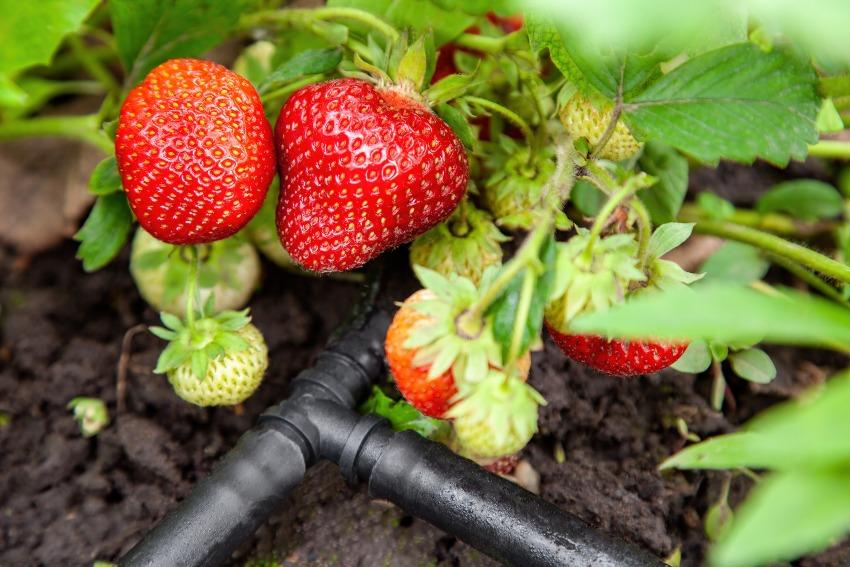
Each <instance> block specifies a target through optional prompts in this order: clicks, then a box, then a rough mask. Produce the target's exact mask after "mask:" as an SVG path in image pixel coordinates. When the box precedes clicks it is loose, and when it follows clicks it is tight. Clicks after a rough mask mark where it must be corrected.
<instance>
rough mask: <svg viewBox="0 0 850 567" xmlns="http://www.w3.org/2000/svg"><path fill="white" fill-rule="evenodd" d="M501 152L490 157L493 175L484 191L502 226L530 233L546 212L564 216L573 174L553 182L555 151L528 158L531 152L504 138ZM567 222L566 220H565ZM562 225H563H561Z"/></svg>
mask: <svg viewBox="0 0 850 567" xmlns="http://www.w3.org/2000/svg"><path fill="white" fill-rule="evenodd" d="M499 145H500V151H497V152H495V153H493V154H492V156H490V158H489V159H488V163H487V164H486V166H487V168H488V169H489V170H490V171H492V174H491V175H490V176H489V177H488V178H487V180H486V181H485V183H484V187H483V188H482V192H481V193H482V197H483V199H484V204H485V205H486V206H487V208H488V209H489V210H490V212H491V213H493V216H494V217H496V222H497V224H498V225H499V226H503V227H505V228H508V229H511V230H517V229H521V230H528V229H530V228H531V227H532V226H534V225H535V224H536V222H537V220H538V217H539V216H540V214H541V213H543V212H548V211H556V212H558V214H559V215H560V216H561V217H563V213H561V212H560V211H561V205H562V200H563V198H564V194H565V193H566V190H568V189H569V187H571V186H572V171H571V170H569V171H565V172H563V173H562V174H559V175H558V176H559V177H560V179H554V178H553V176H554V175H556V174H557V167H556V164H555V160H554V151H553V150H552V148H547V149H544V150H542V151H541V152H539V153H538V154H537V155H534V156H532V157H531V158H529V152H530V149H529V148H528V147H526V146H521V145H519V144H518V143H517V142H516V141H514V140H512V139H510V138H507V137H504V136H503V137H502V138H501V139H500V142H499ZM564 219H566V217H564ZM559 224H563V223H561V222H560V219H559Z"/></svg>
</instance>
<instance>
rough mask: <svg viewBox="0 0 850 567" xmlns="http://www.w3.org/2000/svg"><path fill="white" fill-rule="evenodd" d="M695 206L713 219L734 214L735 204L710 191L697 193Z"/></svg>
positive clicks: (724, 217)
mask: <svg viewBox="0 0 850 567" xmlns="http://www.w3.org/2000/svg"><path fill="white" fill-rule="evenodd" d="M697 206H698V207H699V208H700V209H701V210H702V212H704V213H705V214H706V216H708V218H710V219H713V220H723V219H728V218H729V217H731V216H732V215H733V214H735V205H733V204H732V203H730V202H729V201H727V200H726V199H723V198H721V197H718V196H717V195H715V194H714V193H712V192H710V191H703V192H702V193H698V194H697Z"/></svg>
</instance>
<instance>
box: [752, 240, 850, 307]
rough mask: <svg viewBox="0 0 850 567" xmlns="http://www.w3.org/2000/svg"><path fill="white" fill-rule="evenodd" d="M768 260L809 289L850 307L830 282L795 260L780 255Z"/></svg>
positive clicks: (770, 255)
mask: <svg viewBox="0 0 850 567" xmlns="http://www.w3.org/2000/svg"><path fill="white" fill-rule="evenodd" d="M767 257H768V259H769V260H770V261H771V262H773V263H774V264H776V265H777V266H780V267H782V268H784V269H785V270H787V271H788V272H790V273H791V274H792V275H793V276H794V277H796V278H797V279H799V280H800V281H802V282H804V283H806V284H807V285H808V286H809V287H811V288H814V289H816V290H818V291H819V292H821V293H822V294H823V295H825V296H826V297H828V298H830V299H832V300H834V301H836V302H838V303H841V304H843V305H850V302H848V301H847V299H845V297H844V296H843V295H842V294H841V292H839V291H838V290H837V289H835V288H834V287H833V286H832V285H830V284H829V283H828V282H825V281H823V280H822V279H821V278H820V277H819V276H818V275H817V274H815V273H814V272H811V271H810V270H808V269H807V268H805V267H804V266H801V265H800V264H798V263H797V262H794V261H793V260H789V259H788V258H786V257H785V256H780V255H778V254H770V253H768V254H767Z"/></svg>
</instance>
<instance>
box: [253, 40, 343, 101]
mask: <svg viewBox="0 0 850 567" xmlns="http://www.w3.org/2000/svg"><path fill="white" fill-rule="evenodd" d="M340 61H342V50H341V49H339V48H334V49H308V50H307V51H302V52H300V53H298V54H297V55H295V56H294V57H293V58H291V59H290V60H288V61H287V62H286V63H284V64H283V65H280V66H279V67H277V68H276V69H275V70H274V71H272V72H271V73H269V74H268V76H267V77H266V78H265V79H264V80H263V81H262V82H261V83H260V85H259V87H258V88H257V90H258V91H259V93H260V94H266V93H269V92H271V91H274V90H276V89H279V88H280V87H282V86H283V85H285V84H286V83H289V82H292V81H294V80H296V79H300V78H302V77H304V76H305V75H315V74H318V73H327V72H329V71H331V70H333V69H336V66H337V65H339V63H340Z"/></svg>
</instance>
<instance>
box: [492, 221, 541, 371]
mask: <svg viewBox="0 0 850 567" xmlns="http://www.w3.org/2000/svg"><path fill="white" fill-rule="evenodd" d="M556 252H557V247H556V245H555V238H554V236H552V235H550V236H549V237H548V238H547V239H546V241H545V242H544V243H543V245H542V247H541V249H540V261H541V262H542V264H543V266H544V272H543V273H542V275H541V276H539V277H538V278H537V281H536V283H535V285H534V292H533V294H532V296H531V297H532V299H531V307H530V309H529V311H528V318H527V319H526V321H525V324H524V326H523V330H524V332H523V335H522V339H521V341H520V346H519V350H518V351H517V352H518V353H519V354H520V355H521V354H522V353H524V352H525V351H526V350H528V348H529V346H531V344H532V342H533V341H534V340H536V339H537V338H538V337H539V336H540V331H541V329H542V326H543V311H544V309H545V307H546V302H547V300H548V299H549V292H550V290H551V288H552V284H553V280H554V278H555V270H554V264H555V258H556V255H557V254H556ZM502 269H504V267H503V268H502ZM522 287H523V273H520V274H519V275H517V277H515V278H514V279H513V281H512V282H511V284H510V285H509V286H508V287H507V289H506V290H505V292H504V293H503V294H502V295H501V296H500V297H499V299H497V300H496V301H494V302H493V304H492V305H491V306H490V308H489V309H488V310H487V313H488V315H490V316H491V317H492V320H493V335H494V337H495V339H496V341H497V342H498V343H499V344H500V345H501V347H502V359H503V360H507V356H508V351H509V350H510V347H511V341H512V339H513V328H514V322H515V321H516V316H517V308H518V307H519V302H520V296H521V295H522Z"/></svg>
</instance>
